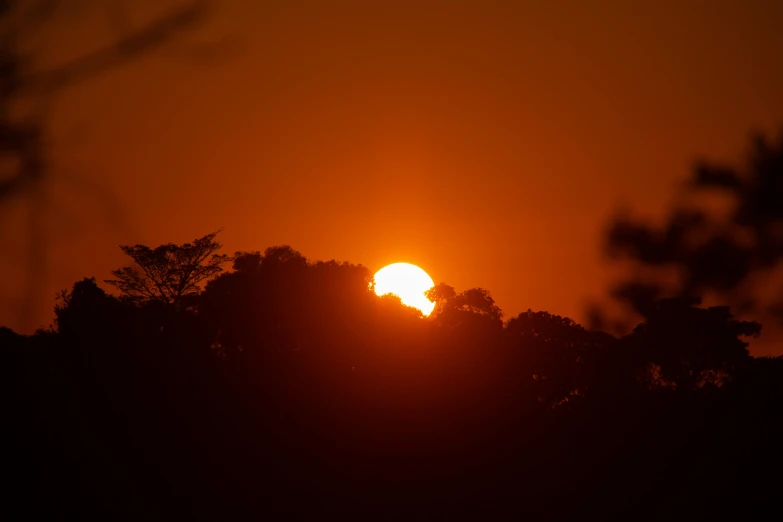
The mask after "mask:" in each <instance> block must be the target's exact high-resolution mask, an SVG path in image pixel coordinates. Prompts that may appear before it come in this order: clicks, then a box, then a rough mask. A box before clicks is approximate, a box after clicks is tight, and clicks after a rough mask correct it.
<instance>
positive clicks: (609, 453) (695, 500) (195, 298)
mask: <svg viewBox="0 0 783 522" xmlns="http://www.w3.org/2000/svg"><path fill="white" fill-rule="evenodd" d="M198 245H201V246H200V247H199V246H198ZM218 247H219V245H218V244H217V242H216V241H215V236H214V235H207V236H205V237H204V238H201V240H196V242H194V243H190V244H186V245H163V246H162V247H157V248H148V247H145V246H143V245H137V246H136V247H132V248H130V249H129V251H130V252H133V253H134V254H138V253H140V255H139V256H138V257H139V259H141V260H142V262H143V263H145V265H148V266H159V268H156V269H155V270H157V271H152V270H151V273H152V274H153V276H154V277H158V276H157V275H155V274H164V275H165V274H167V275H165V277H163V276H161V277H160V278H159V281H169V282H168V283H165V284H164V283H161V286H163V287H164V288H173V289H175V290H176V288H189V290H188V291H187V292H182V294H181V299H182V304H183V306H171V305H172V304H174V303H176V302H177V301H176V300H175V299H173V298H172V299H171V300H167V299H166V298H168V297H171V296H177V295H178V292H177V291H175V290H172V291H170V292H169V291H168V290H167V291H165V292H159V293H157V294H156V293H155V291H154V290H152V291H151V292H147V291H146V290H139V291H138V292H137V294H135V295H137V296H138V298H131V297H129V296H128V294H125V297H124V298H122V299H118V298H115V297H114V296H112V295H109V294H107V293H106V292H105V291H104V290H103V289H102V288H100V287H99V286H98V284H97V283H96V281H95V279H94V278H90V279H83V280H81V281H77V282H76V283H74V285H73V286H72V288H71V289H69V290H67V291H63V292H62V293H61V295H60V299H59V301H58V302H57V305H56V307H55V313H56V328H52V329H49V330H45V331H44V330H41V331H39V332H38V333H36V334H35V335H33V336H20V335H16V334H14V333H13V332H11V331H9V330H4V329H0V343H1V346H2V350H0V356H2V357H3V361H2V364H0V386H3V387H4V388H3V390H2V392H3V393H2V394H0V397H2V399H0V400H2V401H4V402H3V404H2V406H3V412H4V415H5V419H6V423H7V426H8V429H7V430H6V432H7V433H8V434H10V442H9V443H8V445H9V447H12V448H14V450H15V451H12V452H9V453H10V458H9V459H7V460H9V462H8V463H6V468H4V469H6V471H7V472H8V473H9V474H10V475H11V476H13V477H14V478H15V480H14V481H13V482H12V483H11V485H10V486H9V488H10V489H9V492H10V494H9V495H8V497H9V499H10V500H9V502H7V503H6V505H5V507H4V509H5V512H6V513H9V514H10V515H11V516H12V518H15V519H17V518H25V517H29V516H31V515H36V516H37V515H40V516H39V517H38V518H41V519H62V518H71V517H69V516H66V515H69V514H73V515H75V516H76V518H80V519H84V518H88V519H111V520H118V519H120V520H139V519H150V518H154V519H157V518H174V519H198V520H218V519H227V518H228V519H244V518H271V519H281V520H282V519H302V520H304V519H308V520H309V519H316V518H322V519H340V520H372V519H379V518H381V519H382V518H384V517H386V518H391V519H410V518H412V514H424V515H426V516H427V517H429V518H433V519H438V518H441V519H443V518H448V519H456V520H483V519H491V520H517V519H522V518H530V519H550V518H553V519H562V520H571V519H574V518H578V517H584V515H585V514H586V513H589V514H590V515H594V517H593V518H596V519H601V520H628V519H634V520H660V519H662V518H667V517H669V516H670V515H671V513H674V512H676V513H678V514H681V513H683V512H686V511H687V512H691V511H692V512H693V513H696V514H697V516H695V518H700V517H705V516H706V517H708V518H716V517H718V516H719V515H720V516H725V515H727V514H729V515H731V516H733V517H734V518H741V515H743V514H744V513H746V509H747V505H749V503H750V502H753V503H756V504H760V503H764V502H769V501H771V500H772V499H776V498H777V496H778V490H777V488H776V487H775V485H774V484H771V483H770V482H769V480H768V478H767V477H768V476H771V475H772V474H774V472H775V470H777V469H778V468H779V467H780V465H781V464H783V460H782V459H781V458H780V452H779V451H777V449H778V446H779V441H780V437H781V435H783V426H781V425H780V424H779V422H777V416H776V415H774V412H777V411H779V409H780V407H781V406H782V405H783V384H782V383H783V362H782V361H783V360H782V359H781V358H753V357H750V356H749V354H748V352H747V348H746V347H747V344H746V342H745V340H744V338H745V337H748V336H754V335H758V333H759V331H760V326H759V325H758V324H757V323H751V322H745V321H740V320H736V319H735V318H734V317H733V316H732V314H731V313H730V311H729V309H728V308H726V307H708V308H702V307H700V306H699V304H700V303H699V301H697V300H688V299H669V300H659V301H654V302H653V303H651V305H650V307H649V309H648V311H647V314H646V316H645V317H644V320H643V321H642V322H641V323H640V324H639V325H638V326H637V327H636V329H634V331H633V332H632V333H631V334H630V335H627V336H625V337H622V338H616V337H614V336H612V335H609V334H607V333H604V332H599V331H590V330H588V329H586V328H584V327H582V326H581V325H579V324H577V323H576V322H575V321H573V320H571V319H569V318H567V317H561V316H558V315H555V314H551V313H549V312H545V311H532V310H528V311H527V312H525V313H522V314H519V315H518V316H516V317H512V318H511V319H510V320H509V321H508V322H507V323H505V324H504V323H503V321H502V317H503V315H502V311H501V310H500V308H499V307H498V306H497V305H496V304H495V302H494V300H493V298H492V296H491V294H490V293H489V292H488V291H486V290H484V289H481V288H472V289H468V290H466V291H464V292H457V291H456V290H455V289H454V288H453V287H450V286H448V285H446V284H445V283H441V284H439V285H437V286H436V287H435V288H434V289H433V290H432V291H430V292H429V298H430V299H433V300H435V301H436V302H437V303H438V310H437V312H436V314H434V316H433V317H432V319H425V318H423V317H422V316H421V313H420V312H419V311H418V310H416V309H412V308H409V307H406V306H404V305H402V303H401V302H400V300H399V298H396V297H394V296H390V295H387V296H382V297H378V296H376V295H375V293H374V292H373V291H372V288H371V287H370V284H369V283H370V282H371V280H372V274H371V272H370V271H369V270H368V269H367V268H366V267H363V266H361V265H354V264H351V263H347V262H338V261H334V260H332V261H309V260H308V259H307V258H305V257H304V256H303V255H302V254H301V253H300V252H298V251H296V250H294V249H293V248H291V247H290V246H286V245H283V246H274V247H270V248H267V249H266V250H264V251H263V253H262V252H261V251H255V252H237V253H236V255H235V256H233V257H232V258H230V259H231V261H233V263H232V268H231V270H227V271H221V269H222V262H223V261H226V260H228V259H224V257H225V256H222V257H221V256H218V257H215V254H214V252H215V251H216V250H217V248H218ZM156 252H157V253H156ZM193 252H197V253H195V254H194V253H193ZM210 256H212V257H210ZM211 259H217V260H216V261H215V262H214V264H212V265H211V264H210V260H211ZM140 264H141V263H140ZM195 265H198V266H200V267H204V268H201V269H198V270H191V269H189V268H188V267H191V268H192V267H193V266H195ZM210 267H212V268H210ZM140 270H141V269H140ZM209 270H212V272H211V275H209V276H207V275H205V274H209V273H210V272H209ZM141 273H142V274H143V273H144V272H141ZM183 274H184V275H183ZM187 274H190V275H189V276H188V275H187ZM193 274H199V275H201V276H204V278H202V279H200V280H197V279H196V278H195V277H194V276H193ZM153 276H146V277H150V281H149V282H147V283H146V284H147V286H146V287H145V288H153V286H154V285H155V283H154V282H152V279H151V277H153ZM182 278H184V280H187V281H191V283H192V284H191V286H187V285H184V286H183V285H182V283H181V281H182V280H183V279H182ZM131 281H135V279H133V280H131ZM178 281H179V282H178ZM204 281H206V284H205V285H203V290H202V289H201V286H200V285H198V283H199V282H201V283H203V282H204ZM150 285H153V286H150ZM166 285H168V286H166ZM155 288H157V287H156V286H155ZM145 292H146V293H145ZM186 297H187V305H188V306H184V304H185V298H186ZM660 477H666V480H661V479H660ZM564 498H565V499H568V500H569V502H562V499H564ZM705 499H706V500H705ZM17 514H19V516H14V515H17Z"/></svg>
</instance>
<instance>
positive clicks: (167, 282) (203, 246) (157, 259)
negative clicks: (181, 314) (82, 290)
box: [106, 231, 231, 308]
mask: <svg viewBox="0 0 783 522" xmlns="http://www.w3.org/2000/svg"><path fill="white" fill-rule="evenodd" d="M218 233H219V231H217V232H212V233H211V234H207V235H206V236H204V237H201V238H198V239H196V240H194V241H193V242H192V243H185V244H182V245H175V244H174V243H168V244H165V245H161V246H159V247H156V248H154V249H153V248H150V247H148V246H145V245H136V246H121V247H120V248H121V249H122V251H123V252H125V253H126V254H127V255H128V256H129V257H130V258H131V259H133V261H134V263H135V265H136V266H126V267H123V268H120V269H118V270H114V271H113V272H112V275H114V277H116V278H117V279H107V280H106V282H107V283H109V284H110V285H113V286H115V287H117V288H118V289H119V290H120V292H121V294H120V298H121V299H124V300H127V301H130V302H132V303H135V304H142V303H145V302H150V301H159V302H163V303H165V304H168V305H171V306H173V307H175V308H180V307H182V306H184V305H185V301H186V299H187V298H189V297H191V296H194V295H196V294H198V293H199V292H200V291H201V287H200V284H201V282H203V281H205V280H207V279H210V278H212V277H215V276H216V275H218V274H219V273H221V272H222V271H223V266H222V265H223V263H226V262H228V261H230V260H231V257H230V256H227V255H222V254H216V253H215V252H217V251H218V250H220V248H221V247H222V245H221V244H220V243H219V242H218V241H216V240H215V237H216V236H217V234H218Z"/></svg>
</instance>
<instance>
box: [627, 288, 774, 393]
mask: <svg viewBox="0 0 783 522" xmlns="http://www.w3.org/2000/svg"><path fill="white" fill-rule="evenodd" d="M699 304H701V302H700V300H698V299H684V298H676V299H664V300H661V301H657V302H655V303H654V304H653V306H652V307H651V309H650V311H649V312H648V314H647V317H646V318H645V321H644V322H643V323H641V324H639V325H638V326H637V327H636V328H635V329H634V331H633V333H632V334H631V335H630V336H628V338H627V339H626V340H625V341H626V342H627V343H628V344H629V345H630V346H631V347H632V348H631V349H632V350H635V351H637V352H638V356H639V357H641V358H642V360H644V361H647V362H648V363H650V364H652V365H654V367H655V370H656V374H657V375H656V379H658V382H659V383H660V384H664V385H665V384H667V383H671V384H673V385H674V386H675V387H676V388H679V389H683V388H684V389H694V388H697V387H700V386H703V385H704V384H706V383H710V384H722V382H723V381H725V380H726V379H728V378H730V377H731V376H732V375H733V373H734V371H735V370H736V369H737V368H738V367H740V366H741V365H743V364H745V363H746V362H747V361H748V359H749V354H748V350H747V346H748V343H747V342H745V341H743V340H742V339H741V337H758V335H759V333H760V332H761V325H760V324H759V323H756V322H751V321H738V320H736V319H734V318H733V317H732V315H731V313H730V312H729V308H728V307H725V306H715V307H710V308H706V309H705V308H698V305H699Z"/></svg>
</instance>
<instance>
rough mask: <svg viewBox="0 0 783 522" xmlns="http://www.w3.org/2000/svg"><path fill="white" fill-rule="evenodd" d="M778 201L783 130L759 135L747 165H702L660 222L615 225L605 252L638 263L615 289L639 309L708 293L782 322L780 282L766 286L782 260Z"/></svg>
mask: <svg viewBox="0 0 783 522" xmlns="http://www.w3.org/2000/svg"><path fill="white" fill-rule="evenodd" d="M781 201H783V132H781V134H780V136H779V137H778V138H777V139H776V140H774V141H771V140H769V139H767V138H765V137H763V136H756V137H755V138H754V139H753V140H752V143H751V148H750V153H749V155H748V160H747V162H746V164H745V165H744V166H743V167H740V168H736V167H729V166H721V165H713V164H710V163H703V162H702V163H700V164H698V165H697V166H696V167H695V168H694V170H693V173H692V175H691V178H690V179H689V180H688V182H687V183H686V184H685V185H684V187H683V192H682V194H681V197H680V198H679V202H678V204H677V205H675V206H674V208H673V209H672V210H671V212H670V213H669V215H668V216H667V217H666V219H665V221H664V223H663V224H661V225H659V226H655V225H651V224H647V223H644V222H642V221H640V220H638V219H633V218H630V217H628V216H619V217H617V218H616V219H615V220H614V221H613V222H612V223H611V225H610V227H609V230H608V233H607V237H606V250H607V253H608V254H609V255H610V256H611V257H612V258H614V259H618V260H622V261H626V262H628V261H630V262H631V264H632V265H633V267H634V269H635V270H634V271H633V272H632V276H631V277H630V278H628V279H626V280H624V281H621V282H620V283H618V284H617V286H616V287H615V288H614V290H613V295H614V296H615V297H616V298H618V299H619V300H621V301H622V302H624V303H627V304H629V305H631V307H632V309H633V310H634V311H635V312H637V313H638V314H640V315H644V314H645V313H647V312H648V311H649V310H650V306H651V303H652V302H653V301H655V300H656V299H660V298H662V297H683V298H694V297H699V296H704V295H710V296H712V297H713V298H715V299H718V300H719V301H721V302H725V303H729V304H731V305H732V306H734V307H735V308H736V309H737V310H739V311H741V312H753V313H755V314H756V315H757V316H762V317H763V316H764V315H765V314H771V315H772V316H774V317H777V318H778V319H779V320H781V321H783V313H781V311H783V288H774V287H773V288H770V287H769V285H768V282H769V281H771V280H773V275H774V273H775V272H776V271H777V270H778V269H779V268H780V265H781V261H783V205H782V204H781ZM716 209H717V210H716ZM672 274H673V275H674V276H672ZM770 294H771V295H770Z"/></svg>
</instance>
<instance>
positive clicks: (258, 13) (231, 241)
mask: <svg viewBox="0 0 783 522" xmlns="http://www.w3.org/2000/svg"><path fill="white" fill-rule="evenodd" d="M163 3H164V2H152V1H150V0H145V1H144V2H138V3H136V2H126V4H127V12H126V13H125V16H123V17H121V18H119V19H118V17H117V16H116V14H117V13H113V14H112V13H108V15H107V11H106V10H105V9H104V8H102V7H101V6H102V5H103V3H102V2H97V1H95V2H90V1H88V0H82V1H80V2H77V3H74V4H73V5H74V6H78V9H77V8H75V9H74V10H73V11H72V12H62V10H61V12H60V13H58V14H57V15H56V18H54V19H53V20H52V22H51V23H50V24H49V25H48V26H47V27H46V28H45V29H44V31H43V33H41V34H39V35H38V36H36V38H35V39H34V40H32V41H31V46H32V47H31V48H35V49H37V50H38V51H39V53H38V55H37V56H39V62H40V63H41V64H44V65H45V64H47V63H57V62H58V61H62V60H65V59H67V58H68V57H69V56H76V55H78V54H80V53H82V52H84V51H86V50H89V49H91V48H95V47H97V46H99V45H100V44H101V43H102V42H106V41H108V40H109V38H111V37H112V36H116V35H117V34H118V33H117V32H118V31H120V30H122V28H123V27H125V24H127V26H130V27H132V26H133V25H134V24H137V25H138V24H142V23H143V22H144V20H145V19H147V18H148V17H149V16H150V15H152V14H154V13H155V12H156V9H159V5H160V4H163ZM166 3H169V4H170V5H174V4H173V2H168V0H167V2H166ZM142 4H143V5H142ZM214 4H215V9H214V12H213V14H212V17H211V18H210V19H209V21H208V23H207V24H206V25H205V26H204V27H203V28H202V29H200V30H199V31H198V32H195V33H193V34H191V35H189V36H188V37H187V38H184V39H182V40H180V41H179V42H178V43H177V44H175V45H171V46H169V47H167V48H166V49H164V50H162V51H161V52H159V53H157V54H155V55H154V56H150V57H147V58H145V59H143V60H141V61H139V62H136V63H134V64H133V65H131V66H128V67H124V68H122V69H120V70H116V71H113V72H111V73H108V74H105V75H104V76H102V77H100V78H97V79H94V80H92V81H90V82H89V83H86V84H84V85H81V86H79V87H77V88H74V89H71V90H69V91H68V92H67V93H65V94H64V95H63V96H61V97H60V99H58V100H57V103H56V104H55V106H54V109H53V112H52V114H51V122H52V125H51V135H50V142H51V144H52V167H53V176H54V177H53V178H52V180H51V182H50V184H49V185H47V187H46V192H47V194H48V199H47V205H48V206H47V207H46V208H47V209H48V210H47V214H46V220H45V229H46V237H47V246H48V253H49V257H48V260H49V270H48V272H47V273H46V274H45V276H44V277H42V279H41V287H40V288H41V298H40V299H39V300H38V302H37V304H36V317H35V320H34V321H35V323H36V325H43V324H48V323H49V322H50V321H51V307H52V304H53V302H54V293H55V291H56V290H58V289H62V288H66V287H68V286H70V284H71V283H72V282H73V281H75V280H77V279H80V278H82V277H84V276H93V275H94V276H96V277H97V278H98V279H99V280H102V279H105V278H107V277H109V271H110V270H111V269H113V268H117V267H119V266H121V265H122V264H123V263H124V258H123V255H122V253H121V252H120V251H119V249H118V248H117V245H119V244H128V243H130V244H135V243H144V244H148V245H156V244H159V243H162V242H168V241H174V242H183V241H186V240H191V239H193V238H195V237H197V236H201V235H203V234H205V233H207V232H210V231H212V230H214V229H216V228H219V227H223V228H224V232H223V234H222V236H221V237H222V240H223V242H224V244H225V245H226V248H227V250H228V251H229V252H233V251H234V250H239V249H242V250H263V249H264V248H266V247H267V246H271V245H274V244H280V243H287V244H290V245H292V246H293V247H294V248H296V249H298V250H300V251H301V252H302V253H304V254H305V255H306V256H308V257H309V258H312V259H332V258H336V259H338V260H348V261H351V262H355V263H362V264H364V265H367V266H368V267H370V268H371V269H373V270H375V269H378V268H380V267H382V266H383V265H385V264H388V263H391V262H394V261H407V262H411V263H415V264H417V265H420V266H421V267H423V268H424V269H425V270H427V272H429V273H430V275H431V276H432V277H433V279H435V280H436V281H445V282H447V283H449V284H451V285H453V286H455V287H456V288H457V289H458V290H463V289H466V288H469V287H473V286H482V287H485V288H487V289H489V290H490V291H491V292H492V294H493V295H494V297H495V298H496V301H497V302H498V304H499V305H500V306H501V307H502V308H503V310H504V312H505V313H506V315H507V316H511V315H515V314H517V313H519V312H521V311H523V310H526V309H527V308H532V309H534V310H539V309H543V310H548V311H550V312H553V313H557V314H562V315H568V316H571V317H574V318H575V319H577V320H582V319H583V318H584V314H583V307H584V304H585V301H586V299H587V298H589V297H598V296H600V295H601V294H602V293H604V292H605V288H606V282H607V273H608V270H607V268H606V265H605V264H604V262H603V261H602V259H601V255H600V239H601V231H602V227H603V225H604V224H605V222H606V220H607V219H608V217H610V216H611V215H612V213H613V211H614V210H615V209H616V207H617V205H618V204H626V205H631V206H633V208H635V209H637V210H638V211H639V212H645V213H655V212H660V211H663V210H664V209H665V208H666V205H667V203H668V202H669V201H670V199H671V197H672V194H673V191H674V188H675V185H676V183H678V181H679V180H681V179H682V178H683V177H684V176H685V175H686V174H687V172H688V169H689V167H690V165H691V163H692V161H693V160H694V159H696V158H697V157H699V156H702V157H709V158H714V159H725V160H734V159H737V158H739V156H740V154H741V153H742V152H743V149H744V146H745V143H746V138H747V136H748V133H749V131H751V130H752V129H762V130H766V131H772V130H775V129H776V128H777V126H778V125H780V124H783V96H781V93H783V69H781V67H779V64H780V57H781V56H782V55H783V54H781V53H782V52H783V32H781V31H780V30H779V29H780V28H779V22H780V20H783V3H781V2H775V1H768V2H762V1H757V2H746V1H740V0H737V1H733V2H729V1H717V0H712V1H702V2H697V1H688V2H681V1H671V2H664V1H651V2H626V1H618V2H587V1H584V2H557V3H555V2H523V1H509V2H497V1H495V2H491V1H467V0H462V1H457V0H454V1H445V0H442V1H438V2H424V1H417V2H410V3H408V2H367V1H357V2H341V1H320V2H304V1H297V2H276V4H279V5H277V6H270V5H269V4H272V2H250V1H243V0H220V1H219V2H214ZM554 4H558V5H554ZM131 6H132V7H131ZM210 42H211V44H210V45H207V46H206V47H204V44H205V43H210ZM205 49H206V51H205ZM202 51H203V52H202ZM28 203H29V200H25V202H22V201H18V202H16V203H15V204H14V205H13V206H11V207H10V208H9V207H6V208H4V209H3V211H2V214H0V218H2V219H3V221H2V223H3V229H4V230H3V235H2V244H1V245H0V250H2V251H3V252H4V253H3V255H2V256H0V267H2V276H0V295H1V296H2V298H0V323H5V324H8V325H10V326H12V327H14V328H20V329H25V328H27V329H29V325H28V326H25V325H21V324H20V323H19V320H18V309H19V303H20V299H21V298H22V296H23V295H24V290H23V284H22V283H23V279H22V278H20V277H19V273H20V271H21V270H22V268H23V266H24V263H25V262H26V259H25V256H24V249H25V248H26V247H25V240H26V237H27V235H26V233H25V232H26V228H25V225H24V221H23V219H24V218H25V216H26V212H27V211H28V210H29V207H28V206H27V204H28ZM15 221H16V222H17V223H19V224H18V225H17V226H16V227H13V228H14V229H15V230H10V229H11V228H12V227H9V226H8V223H13V222H15ZM6 230H8V231H9V232H8V233H6Z"/></svg>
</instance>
